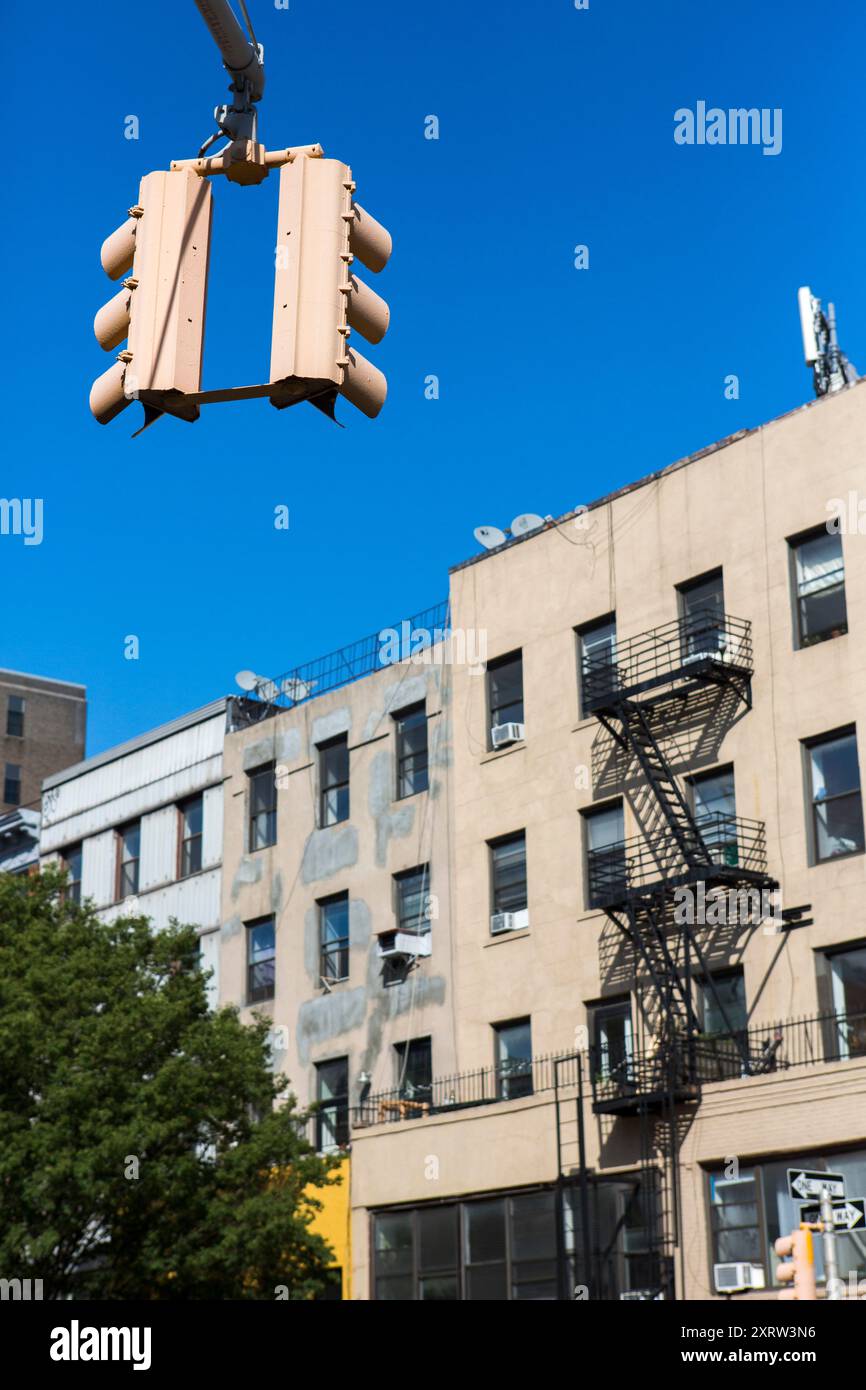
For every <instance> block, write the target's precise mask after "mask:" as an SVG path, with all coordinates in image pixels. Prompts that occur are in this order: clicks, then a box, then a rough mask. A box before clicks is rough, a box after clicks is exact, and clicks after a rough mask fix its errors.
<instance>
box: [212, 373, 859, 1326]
mask: <svg viewBox="0 0 866 1390" xmlns="http://www.w3.org/2000/svg"><path fill="white" fill-rule="evenodd" d="M864 439H866V385H864V384H857V385H854V386H851V387H849V388H847V389H845V390H842V391H840V392H838V393H836V394H834V395H831V396H827V397H825V398H823V399H820V400H817V401H815V402H814V403H812V404H810V405H808V406H805V407H803V408H802V409H799V410H797V411H794V412H792V413H791V414H789V415H786V416H784V417H782V418H780V419H778V420H775V421H772V422H770V423H769V424H767V425H765V426H763V427H762V428H760V429H756V430H751V431H746V432H743V433H742V434H739V435H736V436H734V437H732V438H730V439H727V440H724V441H722V442H721V443H719V444H717V445H714V446H712V447H710V448H708V449H705V450H703V451H701V452H700V453H698V454H695V455H693V456H691V457H690V458H688V459H685V460H682V461H681V462H679V463H676V464H673V465H672V466H670V467H669V468H667V469H664V470H662V471H661V472H659V473H658V474H654V475H653V476H651V477H648V478H643V479H642V480H641V481H639V482H636V483H634V484H633V485H631V486H629V487H627V488H624V489H622V490H621V491H620V492H618V493H616V494H614V495H612V496H610V497H606V498H603V499H602V500H601V501H599V502H594V503H593V502H590V503H588V505H587V507H586V508H585V509H584V508H579V509H578V510H577V511H576V512H575V513H574V514H573V515H570V516H567V517H565V518H562V519H560V520H559V521H557V522H555V523H554V522H552V521H551V522H548V523H547V524H546V525H545V526H544V527H542V528H539V529H536V530H535V531H533V532H531V533H530V534H528V535H525V536H524V537H521V538H519V539H513V540H511V541H509V542H507V543H506V544H504V545H503V546H500V547H499V548H498V549H496V550H493V551H490V552H484V553H483V554H481V555H478V556H476V557H475V558H474V559H472V560H470V561H468V562H466V563H465V564H463V565H460V566H458V567H457V568H456V569H455V570H454V571H452V574H451V585H450V614H449V620H450V628H451V636H450V637H449V639H448V640H447V641H443V642H438V641H437V642H434V643H433V644H432V645H431V646H430V647H429V649H428V650H427V651H426V652H424V651H422V652H420V653H416V654H415V658H414V659H413V660H403V661H399V662H398V663H397V664H396V666H395V667H394V668H393V669H374V670H371V669H370V665H371V663H370V662H369V661H367V664H366V667H365V668H364V670H361V668H360V667H359V673H360V675H362V676H363V678H359V679H357V680H355V681H354V682H351V683H347V684H345V685H344V686H343V688H341V689H339V690H329V689H328V685H329V677H328V675H327V672H328V671H329V670H330V669H331V668H330V667H328V666H327V663H325V664H324V665H323V666H322V675H321V677H320V679H321V687H320V688H321V689H322V690H323V693H321V694H318V693H317V688H316V686H315V684H314V680H315V676H314V675H313V674H312V668H304V670H303V671H302V672H300V673H294V674H293V676H292V677H291V678H289V680H288V682H283V685H282V687H281V686H279V685H278V684H276V685H274V686H273V688H272V690H270V691H269V692H266V695H267V698H264V699H261V700H260V701H259V704H260V712H261V719H260V722H259V723H258V725H256V726H253V727H250V728H247V729H245V730H243V731H242V732H240V733H237V734H232V735H230V736H229V737H228V738H227V741H226V754H225V772H226V776H227V782H226V817H225V820H226V846H225V854H224V859H225V874H224V890H223V927H222V948H221V957H222V959H221V997H222V999H223V1000H224V1001H225V1002H228V1001H232V1000H234V1001H241V1002H243V1003H244V1004H245V1005H247V1006H257V1007H259V1008H260V1009H264V1010H265V1011H266V1012H268V1013H269V1015H270V1016H272V1017H273V1020H274V1025H275V1037H277V1038H279V1040H280V1045H281V1046H282V1047H283V1048H284V1050H285V1054H286V1055H285V1057H284V1058H282V1059H281V1062H280V1065H281V1068H282V1069H284V1070H286V1071H287V1072H288V1074H289V1075H290V1077H291V1078H292V1082H293V1086H294V1089H295V1090H296V1091H297V1093H298V1094H299V1097H300V1099H301V1100H302V1101H311V1100H318V1101H319V1102H321V1103H322V1107H323V1108H322V1110H321V1111H320V1112H319V1114H320V1118H319V1121H318V1125H319V1134H318V1136H317V1137H318V1142H319V1143H320V1145H321V1146H322V1147H328V1146H333V1145H335V1144H339V1145H344V1146H345V1145H349V1144H350V1145H351V1155H352V1157H351V1188H350V1199H351V1262H352V1278H351V1289H352V1297H354V1298H357V1299H386V1300H407V1299H419V1298H423V1299H439V1300H454V1299H497V1300H501V1299H521V1300H522V1299H537V1298H547V1299H550V1298H559V1299H566V1298H568V1299H570V1298H575V1297H576V1298H578V1299H581V1298H588V1299H589V1300H594V1299H599V1298H602V1299H621V1298H633V1299H638V1298H659V1297H662V1298H672V1297H676V1298H680V1299H705V1298H712V1297H723V1296H728V1297H733V1298H743V1299H747V1300H748V1299H761V1298H767V1297H773V1296H775V1289H774V1280H775V1264H776V1260H775V1258H774V1256H773V1254H772V1242H773V1240H774V1238H775V1237H776V1236H778V1235H779V1234H781V1233H785V1232H787V1231H788V1230H790V1229H792V1228H793V1226H794V1225H795V1224H796V1222H797V1221H798V1220H799V1219H800V1212H799V1202H798V1200H795V1198H794V1197H793V1196H792V1195H791V1191H790V1189H789V1179H788V1170H789V1169H790V1170H799V1169H803V1170H816V1171H818V1172H828V1173H833V1174H840V1175H842V1177H843V1178H844V1180H845V1184H846V1192H847V1197H849V1198H857V1197H866V909H864V906H863V893H864V889H866V874H864V867H866V858H864V829H863V808H862V794H861V783H862V777H861V769H862V767H863V759H864V751H863V747H864V739H866V644H864V642H863V640H862V636H861V634H862V632H863V631H864V630H866V558H864V557H866V466H864V462H863V443H864ZM634 471H635V473H639V472H640V465H639V462H636V465H635V470H634ZM861 504H862V505H861ZM834 518H836V519H835V520H834ZM828 520H829V522H830V525H829V526H828ZM422 626H423V624H422ZM380 637H381V634H380ZM479 652H482V653H483V664H484V667H485V669H483V670H482V668H481V664H480V663H479V660H478V653H479ZM399 654H400V655H404V653H399ZM419 655H420V657H421V658H424V657H425V656H426V657H427V658H429V664H427V665H423V664H421V663H420V662H419V660H418V657H419ZM434 658H438V663H437V659H434ZM362 665H363V663H362ZM373 665H375V660H374V662H373ZM364 671H366V674H365V673H364ZM342 679H346V677H343V678H342ZM293 682H294V684H293ZM286 692H288V693H286ZM259 694H260V695H261V692H259ZM280 702H282V703H284V704H291V705H292V706H293V707H292V708H288V709H285V710H281V709H278V708H277V705H278V704H279V703H280ZM250 703H251V704H254V703H255V702H254V701H251V702H250ZM419 711H420V713H421V715H422V716H423V720H424V727H425V728H426V731H427V742H426V747H427V749H428V765H429V789H428V788H427V787H426V786H425V787H422V786H421V782H422V781H423V778H421V779H419V789H415V787H414V786H413V785H412V783H411V776H412V774H411V772H410V774H409V776H410V781H409V783H406V782H404V781H401V777H402V775H403V774H402V772H401V769H402V768H404V766H407V764H405V759H406V758H409V759H410V763H411V759H412V757H413V756H414V755H413V752H412V740H413V735H412V729H413V727H415V728H417V727H419V726H418V725H417V724H416V725H414V726H413V724H412V723H411V721H412V720H417V719H418V717H419ZM407 718H408V720H409V721H410V722H409V723H408V724H406V723H405V721H406V719H407ZM407 739H408V741H407ZM416 743H417V739H416ZM418 746H419V747H420V743H419V744H418ZM335 750H337V751H335ZM347 781H348V789H347V788H346V782H347ZM404 875H405V876H406V878H407V880H408V883H409V888H408V889H404V888H403V887H401V885H402V884H403V883H404V879H403V878H402V877H401V876H404ZM413 875H414V877H412V876H413ZM427 875H429V877H428V876H427ZM427 893H432V895H433V898H432V903H431V902H428V900H427V898H426V896H425V895H426V894H427ZM398 947H399V949H398ZM336 1064H339V1065H336ZM852 1211H853V1213H854V1215H853V1216H852V1217H851V1223H852V1224H851V1229H850V1231H848V1230H847V1229H846V1233H845V1234H844V1235H840V1238H839V1241H838V1245H839V1263H840V1273H841V1275H842V1277H843V1278H846V1279H847V1278H848V1277H849V1276H851V1278H852V1280H853V1283H854V1284H856V1281H857V1280H866V1229H863V1224H862V1221H861V1219H860V1217H859V1216H858V1215H857V1208H856V1204H855V1205H854V1206H853V1207H852ZM821 1273H822V1270H821V1266H820V1252H819V1275H820V1274H821ZM861 1288H862V1290H866V1283H864V1284H863V1285H862V1286H861Z"/></svg>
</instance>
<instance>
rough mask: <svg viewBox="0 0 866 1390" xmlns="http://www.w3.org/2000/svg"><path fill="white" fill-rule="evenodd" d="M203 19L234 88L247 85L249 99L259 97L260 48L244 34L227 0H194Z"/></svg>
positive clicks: (261, 75)
mask: <svg viewBox="0 0 866 1390" xmlns="http://www.w3.org/2000/svg"><path fill="white" fill-rule="evenodd" d="M195 3H196V5H197V6H198V9H199V13H200V14H201V17H202V19H203V20H204V22H205V24H206V25H207V27H208V29H209V30H210V32H211V34H212V35H213V37H214V40H215V42H216V45H217V47H218V48H219V51H220V53H221V54H222V59H223V62H224V63H225V65H226V68H227V69H228V71H229V73H230V74H231V76H232V80H233V82H234V84H235V90H236V91H238V92H242V91H243V88H244V87H246V88H247V89H248V92H249V100H250V101H261V99H262V96H263V95H264V90H265V67H264V62H263V55H262V50H261V47H260V46H259V45H256V44H253V43H251V42H250V40H249V39H248V38H247V37H246V35H245V34H244V31H243V29H242V28H241V26H240V24H239V23H238V21H237V17H236V16H235V12H234V10H233V9H232V7H231V5H230V4H229V3H228V0H195Z"/></svg>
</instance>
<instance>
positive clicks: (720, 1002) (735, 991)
mask: <svg viewBox="0 0 866 1390" xmlns="http://www.w3.org/2000/svg"><path fill="white" fill-rule="evenodd" d="M713 987H714V988H715V992H714V991H713ZM713 987H711V986H710V984H709V982H708V981H707V980H705V979H704V980H698V982H697V996H698V1017H699V1018H700V1020H701V1029H702V1031H703V1032H704V1033H710V1034H712V1033H739V1032H743V1031H744V1030H745V1029H746V1028H747V1027H748V1023H749V1019H748V1011H747V1009H746V981H745V977H744V975H743V972H742V970H727V971H723V972H720V973H719V974H718V975H713Z"/></svg>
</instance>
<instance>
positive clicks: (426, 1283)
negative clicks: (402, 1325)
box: [418, 1274, 460, 1303]
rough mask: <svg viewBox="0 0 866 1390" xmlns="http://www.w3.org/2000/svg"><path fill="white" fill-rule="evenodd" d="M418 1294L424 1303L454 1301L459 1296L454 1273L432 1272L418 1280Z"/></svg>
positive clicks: (457, 1282) (458, 1285) (458, 1286)
mask: <svg viewBox="0 0 866 1390" xmlns="http://www.w3.org/2000/svg"><path fill="white" fill-rule="evenodd" d="M418 1296H419V1297H420V1298H421V1299H423V1301H424V1302H425V1303H434V1302H435V1303H455V1302H457V1301H458V1300H459V1298H460V1284H459V1281H458V1278H457V1275H456V1274H434V1275H428V1276H427V1277H426V1278H423V1279H419V1280H418Z"/></svg>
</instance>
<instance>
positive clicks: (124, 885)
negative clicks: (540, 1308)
mask: <svg viewBox="0 0 866 1390" xmlns="http://www.w3.org/2000/svg"><path fill="white" fill-rule="evenodd" d="M140 859H141V821H133V822H132V823H131V824H130V825H125V826H124V827H123V829H122V830H118V832H117V898H118V901H122V900H123V899H124V898H131V897H132V895H133V894H134V893H137V892H138V867H139V862H140Z"/></svg>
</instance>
